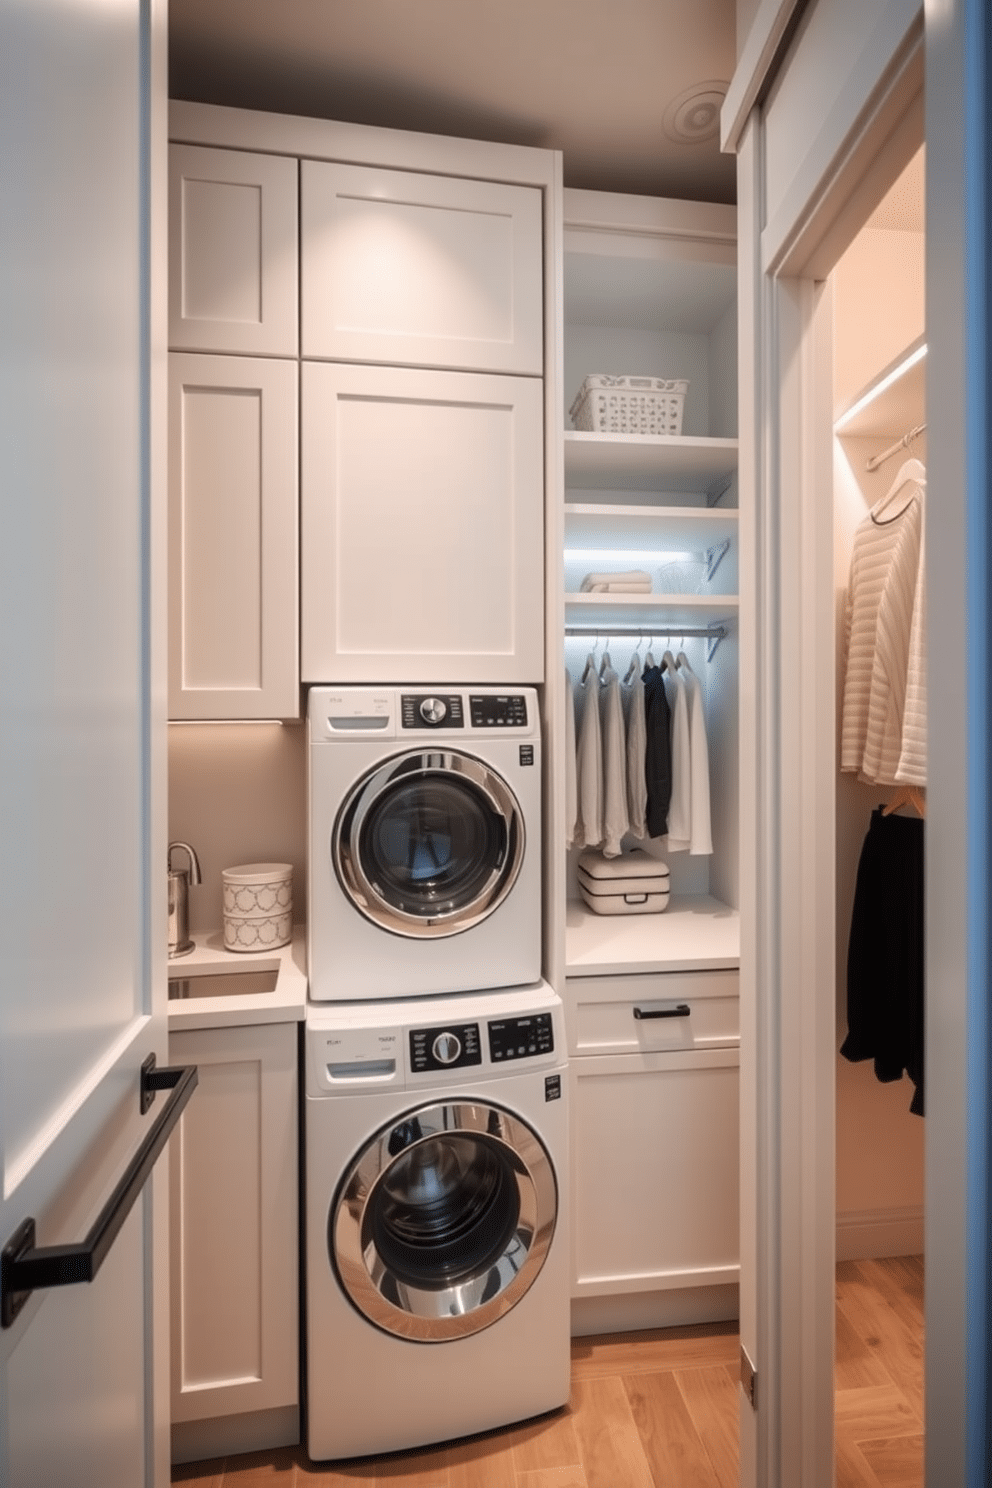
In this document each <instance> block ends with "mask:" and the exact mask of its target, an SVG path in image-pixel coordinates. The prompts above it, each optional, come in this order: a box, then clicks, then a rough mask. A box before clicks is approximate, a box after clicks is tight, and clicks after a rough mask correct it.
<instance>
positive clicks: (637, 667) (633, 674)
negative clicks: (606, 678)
mask: <svg viewBox="0 0 992 1488" xmlns="http://www.w3.org/2000/svg"><path fill="white" fill-rule="evenodd" d="M643 639H644V637H643V636H638V637H637V645H636V646H635V647H634V649H633V651H632V652H631V654H630V661H629V662H628V664H627V670H626V672H625V673H624V679H623V681H624V686H625V687H626V686H627V684H628V683H630V682H633V681H635V680H636V679H637V678H638V677H639V676H640V675H641V658H640V649H641V642H642V641H643Z"/></svg>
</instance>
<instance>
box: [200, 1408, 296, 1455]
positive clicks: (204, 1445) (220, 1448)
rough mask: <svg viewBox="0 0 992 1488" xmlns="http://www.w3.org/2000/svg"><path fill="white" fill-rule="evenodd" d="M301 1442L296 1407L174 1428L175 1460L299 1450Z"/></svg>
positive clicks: (217, 1418)
mask: <svg viewBox="0 0 992 1488" xmlns="http://www.w3.org/2000/svg"><path fill="white" fill-rule="evenodd" d="M299 1439H300V1409H299V1406H296V1405H284V1406H279V1407H277V1408H275V1409H274V1410H260V1411H242V1412H240V1413H239V1414H238V1415H236V1416H211V1417H209V1418H208V1419H207V1420H206V1421H178V1422H173V1426H172V1461H173V1462H174V1463H179V1462H206V1461H208V1460H209V1459H210V1458H211V1457H228V1456H233V1455H234V1454H235V1453H237V1452H266V1451H269V1450H271V1449H272V1448H274V1447H295V1446H296V1444H297V1442H298V1441H299Z"/></svg>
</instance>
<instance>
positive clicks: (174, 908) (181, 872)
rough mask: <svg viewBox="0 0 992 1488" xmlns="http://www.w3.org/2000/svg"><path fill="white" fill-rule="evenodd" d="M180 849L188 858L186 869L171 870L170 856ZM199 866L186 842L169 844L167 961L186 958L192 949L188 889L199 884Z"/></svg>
mask: <svg viewBox="0 0 992 1488" xmlns="http://www.w3.org/2000/svg"><path fill="white" fill-rule="evenodd" d="M177 847H181V848H182V850H183V852H184V853H185V854H186V855H187V857H188V858H189V867H188V868H178V869H176V868H173V866H172V854H173V853H174V852H175V850H176V848H177ZM200 881H201V880H200V864H199V860H198V859H197V856H196V853H195V852H194V851H193V849H192V848H191V847H190V845H189V843H188V842H170V843H169V960H170V961H172V960H174V959H175V958H176V957H177V956H186V955H188V954H189V952H190V951H191V950H192V949H193V942H192V940H191V939H190V934H189V887H190V884H198V883H200Z"/></svg>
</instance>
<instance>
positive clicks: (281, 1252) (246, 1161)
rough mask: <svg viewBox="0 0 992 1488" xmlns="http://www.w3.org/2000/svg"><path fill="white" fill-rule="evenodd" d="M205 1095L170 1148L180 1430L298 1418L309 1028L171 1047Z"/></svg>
mask: <svg viewBox="0 0 992 1488" xmlns="http://www.w3.org/2000/svg"><path fill="white" fill-rule="evenodd" d="M169 1058H170V1061H171V1062H172V1063H174V1064H195V1065H196V1066H197V1069H198V1070H199V1082H198V1085H197V1089H196V1091H195V1092H194V1095H193V1099H192V1100H191V1101H190V1103H189V1105H188V1106H187V1108H186V1110H185V1112H184V1113H183V1116H182V1119H181V1121H180V1124H179V1127H178V1129H177V1132H176V1134H175V1136H174V1137H173V1139H172V1143H171V1153H170V1157H171V1185H172V1187H171V1217H170V1223H171V1231H172V1234H171V1246H170V1249H171V1278H170V1280H171V1292H172V1420H173V1424H175V1423H178V1422H187V1421H203V1420H205V1419H208V1418H210V1417H217V1416H226V1415H232V1414H241V1413H243V1412H248V1411H262V1410H273V1409H275V1408H278V1407H286V1406H295V1405H296V1404H297V1402H298V1398H299V1366H298V1352H297V1341H298V1334H299V1296H298V1290H297V1274H298V1273H297V1233H298V1225H297V1114H296V1090H297V1074H296V1069H297V1054H296V1025H295V1024H294V1023H272V1024H265V1025H262V1026H253V1027H240V1028H238V1027H235V1028H206V1029H197V1030H195V1031H193V1030H191V1031H188V1032H176V1033H173V1034H171V1035H170V1037H169Z"/></svg>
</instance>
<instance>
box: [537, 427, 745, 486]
mask: <svg viewBox="0 0 992 1488" xmlns="http://www.w3.org/2000/svg"><path fill="white" fill-rule="evenodd" d="M736 469H737V440H736V439H710V438H699V437H695V436H692V435H678V436H676V435H664V434H595V433H585V432H582V431H579V430H566V433H565V485H566V488H568V489H570V490H586V491H596V490H607V491H609V490H618V491H621V490H622V491H672V492H682V491H686V492H699V493H701V494H702V495H704V496H707V497H709V498H710V499H711V500H716V499H717V498H718V497H719V496H720V494H721V493H722V492H723V491H725V490H726V489H727V487H728V486H729V485H730V484H731V482H732V480H733V478H734V472H735V471H736Z"/></svg>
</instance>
